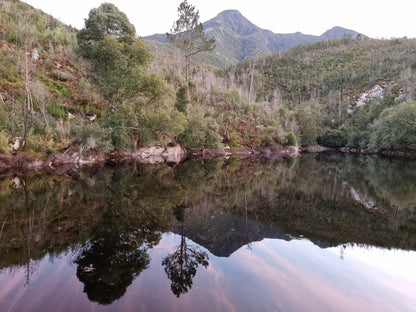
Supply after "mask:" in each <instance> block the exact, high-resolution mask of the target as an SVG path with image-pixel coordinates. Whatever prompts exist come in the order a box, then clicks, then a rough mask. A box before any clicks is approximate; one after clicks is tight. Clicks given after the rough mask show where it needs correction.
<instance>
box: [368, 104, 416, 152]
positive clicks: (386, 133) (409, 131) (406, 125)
mask: <svg viewBox="0 0 416 312" xmlns="http://www.w3.org/2000/svg"><path fill="white" fill-rule="evenodd" d="M370 130H371V135H370V144H369V147H370V148H371V149H374V150H377V151H379V150H382V149H395V150H416V103H415V102H414V101H408V102H405V103H402V104H400V105H398V106H395V107H391V108H386V109H385V110H384V111H383V112H382V113H381V114H380V117H379V118H378V119H377V120H375V121H374V123H373V124H372V125H371V127H370Z"/></svg>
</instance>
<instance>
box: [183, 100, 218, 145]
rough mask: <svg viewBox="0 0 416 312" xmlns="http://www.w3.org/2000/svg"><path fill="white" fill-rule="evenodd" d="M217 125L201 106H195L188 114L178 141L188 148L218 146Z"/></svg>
mask: <svg viewBox="0 0 416 312" xmlns="http://www.w3.org/2000/svg"><path fill="white" fill-rule="evenodd" d="M218 130H219V126H218V124H217V122H216V121H215V119H214V118H212V117H211V116H210V115H209V114H208V113H207V112H206V111H205V110H204V109H203V108H202V107H195V108H194V109H193V110H192V111H190V112H189V115H188V124H187V126H186V127H185V131H184V132H183V133H182V134H181V135H180V136H179V138H178V139H179V141H180V142H181V143H182V144H183V145H184V146H185V147H188V148H204V147H205V148H220V147H221V137H220V136H219V135H218Z"/></svg>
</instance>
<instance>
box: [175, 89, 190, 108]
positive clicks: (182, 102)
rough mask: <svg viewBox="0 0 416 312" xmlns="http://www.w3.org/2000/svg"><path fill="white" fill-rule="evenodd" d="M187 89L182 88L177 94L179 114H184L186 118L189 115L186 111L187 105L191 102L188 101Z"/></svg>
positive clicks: (176, 102) (176, 105)
mask: <svg viewBox="0 0 416 312" xmlns="http://www.w3.org/2000/svg"><path fill="white" fill-rule="evenodd" d="M186 92H187V87H186V86H185V85H182V86H180V88H179V90H178V92H176V101H175V108H176V109H177V110H178V112H181V113H183V114H184V115H185V116H186V115H187V114H188V113H187V111H186V105H187V104H188V103H189V101H188V100H187V99H186Z"/></svg>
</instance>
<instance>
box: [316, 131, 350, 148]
mask: <svg viewBox="0 0 416 312" xmlns="http://www.w3.org/2000/svg"><path fill="white" fill-rule="evenodd" d="M347 142H348V140H347V137H346V135H345V133H344V132H343V131H341V130H338V129H330V130H328V131H327V132H325V134H324V135H323V136H322V137H321V138H320V140H319V143H320V144H321V145H323V146H326V147H343V146H345V145H347Z"/></svg>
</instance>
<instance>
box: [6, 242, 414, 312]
mask: <svg viewBox="0 0 416 312" xmlns="http://www.w3.org/2000/svg"><path fill="white" fill-rule="evenodd" d="M180 240H181V237H180V236H179V235H176V234H164V235H163V236H162V239H161V241H160V243H159V245H158V246H156V247H155V248H153V249H149V256H150V259H151V260H150V264H149V267H148V268H147V269H145V270H144V271H143V272H142V273H141V274H140V275H139V276H138V277H137V278H136V279H135V280H134V281H133V283H132V284H131V285H130V286H129V287H128V288H127V291H126V293H125V295H124V296H123V297H122V298H120V299H118V300H116V301H114V302H113V303H112V304H110V305H99V304H97V303H94V302H90V301H89V300H88V298H87V296H86V294H85V293H84V292H83V284H82V283H81V282H79V280H78V279H77V277H76V265H74V264H73V262H72V261H73V259H74V256H73V255H71V254H70V253H68V254H67V255H62V256H60V257H58V258H54V259H51V258H50V257H48V256H47V257H45V258H44V259H42V260H40V261H39V262H38V263H36V264H33V273H32V275H31V276H30V282H29V284H28V285H26V286H25V284H26V283H27V281H26V277H27V276H26V267H20V268H14V269H13V270H10V269H5V270H2V271H0V285H2V287H1V289H0V304H1V306H2V309H3V308H4V309H5V310H4V311H76V310H78V311H196V310H197V311H412V310H416V295H415V294H416V273H415V271H414V270H413V266H414V263H416V262H415V260H416V252H414V251H401V250H387V249H381V248H374V247H372V248H362V247H357V246H351V245H347V246H346V248H345V250H343V259H342V258H341V257H340V255H341V248H343V247H336V248H328V249H321V248H319V247H318V246H316V245H314V244H313V243H312V242H310V241H308V240H292V241H289V242H288V241H284V240H272V239H265V240H263V241H261V242H255V243H251V244H250V246H249V247H248V246H243V247H242V248H240V249H239V250H237V251H236V252H235V253H233V254H232V255H231V256H230V257H228V258H223V257H216V256H214V255H212V254H210V253H209V252H208V251H207V250H205V249H204V248H202V247H200V248H201V249H202V250H203V251H206V252H207V253H209V265H208V267H207V268H206V269H205V268H204V267H201V266H200V267H199V268H198V270H197V273H196V275H195V277H194V279H193V285H192V288H191V289H190V290H189V292H188V293H185V294H183V295H181V296H180V297H179V298H176V296H175V295H174V294H172V292H171V290H170V281H169V280H168V279H167V277H166V274H165V272H164V270H163V266H162V265H161V263H162V259H163V258H164V257H166V256H167V255H168V254H169V253H170V252H172V250H174V248H175V246H177V245H178V243H179V242H180ZM187 243H188V244H189V245H191V246H196V244H195V243H193V242H192V241H190V240H187ZM11 271H13V272H11Z"/></svg>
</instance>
